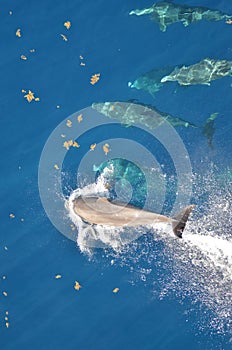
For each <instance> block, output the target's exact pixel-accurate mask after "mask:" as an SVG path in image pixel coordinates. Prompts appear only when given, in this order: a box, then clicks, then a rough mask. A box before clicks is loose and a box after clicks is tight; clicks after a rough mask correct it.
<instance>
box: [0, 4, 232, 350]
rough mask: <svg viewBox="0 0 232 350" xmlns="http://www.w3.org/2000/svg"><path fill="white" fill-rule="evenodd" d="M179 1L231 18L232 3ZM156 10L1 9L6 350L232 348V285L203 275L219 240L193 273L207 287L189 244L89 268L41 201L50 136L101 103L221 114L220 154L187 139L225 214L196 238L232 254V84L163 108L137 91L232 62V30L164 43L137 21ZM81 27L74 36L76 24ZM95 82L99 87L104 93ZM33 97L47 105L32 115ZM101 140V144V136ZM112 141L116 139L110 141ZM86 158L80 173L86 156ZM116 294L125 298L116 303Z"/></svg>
mask: <svg viewBox="0 0 232 350" xmlns="http://www.w3.org/2000/svg"><path fill="white" fill-rule="evenodd" d="M178 3H180V4H184V3H187V4H188V5H198V6H206V7H213V8H217V9H219V10H221V11H224V12H227V13H232V6H231V4H230V3H229V2H227V1H218V2H213V3H212V1H209V0H208V1H197V0H196V1H187V0H186V1H182V0H179V2H178ZM150 5H152V2H151V1H150V2H149V1H148V0H146V1H133V2H131V1H122V0H118V1H111V2H110V3H109V2H106V1H103V0H101V1H100V0H98V1H89V2H84V1H80V0H79V1H78V0H72V1H70V0H67V1H66V2H54V1H51V0H46V1H45V0H42V1H40V2H37V1H28V2H27V3H19V2H17V1H10V2H9V1H4V0H3V1H2V3H1V11H0V19H1V20H0V26H1V41H0V45H1V60H0V65H1V84H0V89H1V95H0V104H1V125H2V127H1V131H2V133H1V140H0V142H1V150H2V151H1V164H2V165H1V172H0V182H1V192H2V202H1V236H0V237H1V238H0V243H1V244H0V277H1V279H0V286H1V290H0V291H1V295H0V327H1V330H0V345H1V349H6V350H8V349H9V350H14V349H26V350H27V349H31V348H33V349H39V350H40V349H76V348H79V349H88V350H90V349H94V350H95V349H96V350H98V349H112V350H113V349H118V348H121V349H128V350H130V349H138V350H139V349H143V350H145V349H152V350H153V349H165V350H168V349H170V350H171V349H172V350H175V349H178V350H181V349H186V348H187V347H188V349H189V350H191V349H193V350H195V349H212V350H214V349H223V350H224V349H225V350H226V349H229V348H231V341H232V340H231V339H232V334H231V333H232V326H231V303H229V301H228V299H227V298H230V297H231V287H230V286H228V283H225V284H223V283H224V282H223V283H222V280H223V272H221V270H220V269H219V267H218V266H217V268H216V270H215V269H214V267H213V265H212V264H211V262H210V263H209V265H207V264H206V265H204V264H205V263H206V262H208V261H209V260H210V256H211V255H210V254H211V250H212V249H213V248H214V245H213V244H212V245H210V242H211V241H208V243H207V244H206V246H207V247H210V249H211V248H212V249H211V250H207V249H208V248H206V250H205V251H207V252H208V253H209V255H208V257H207V259H206V260H207V261H205V260H204V259H203V258H202V262H203V265H204V268H202V269H201V267H199V265H200V261H201V260H200V259H199V261H198V265H194V266H195V267H194V268H195V271H196V275H195V276H196V277H195V279H194V278H193V274H192V271H194V269H193V270H191V271H189V275H188V274H187V272H188V271H187V268H186V266H187V267H188V261H187V262H186V259H190V260H191V261H192V259H195V260H194V261H195V262H196V260H197V257H196V256H193V255H194V253H193V252H192V250H191V254H189V255H188V254H187V253H184V252H183V255H184V254H185V255H184V257H185V260H183V261H181V260H178V256H177V254H176V253H175V251H174V248H176V252H178V253H180V251H181V247H180V245H179V243H173V247H174V248H172V247H170V244H169V242H168V243H166V242H165V240H162V239H161V240H154V241H153V239H152V238H145V237H140V238H139V240H138V244H136V245H133V246H129V249H128V250H127V249H124V250H123V251H122V252H117V253H115V252H114V250H113V249H106V250H103V249H96V250H95V252H94V253H93V255H92V256H91V257H89V256H88V255H87V254H85V253H83V252H81V250H80V247H79V246H78V245H77V243H75V242H73V241H71V240H68V239H67V238H66V237H64V236H63V235H62V234H60V232H59V231H58V230H57V229H56V228H55V227H54V226H53V225H52V223H51V222H50V220H49V218H48V217H47V215H46V213H45V211H44V209H43V206H42V203H41V199H40V195H39V188H38V166H39V161H40V156H41V153H42V150H43V147H44V145H45V143H46V141H47V139H48V137H49V136H50V134H51V133H52V132H53V130H54V129H55V128H56V127H57V125H58V124H59V123H61V122H62V121H63V120H67V119H68V118H69V116H70V115H71V114H73V113H75V112H78V111H80V110H82V109H84V108H86V107H89V106H91V104H92V103H93V102H103V101H116V100H119V101H128V100H130V99H138V100H139V101H141V102H143V103H147V104H153V105H155V106H156V107H157V108H158V109H159V110H161V111H165V112H168V113H171V114H172V115H174V116H177V117H179V118H183V119H186V120H188V121H190V122H192V123H195V124H197V125H202V124H203V123H204V121H205V120H206V119H207V118H208V117H209V115H210V114H212V113H215V112H218V113H219V115H218V118H217V119H216V121H215V128H216V131H215V135H214V140H213V143H214V148H213V150H211V149H209V147H208V145H207V142H206V139H205V138H204V137H203V136H202V134H201V132H199V130H198V129H190V128H186V129H185V128H184V129H178V133H179V135H180V137H181V139H182V141H183V143H184V145H185V147H186V149H187V151H188V154H189V156H190V160H191V165H192V168H193V173H194V174H195V177H194V179H195V180H194V181H195V182H194V181H193V185H194V186H195V191H196V192H194V194H193V197H194V199H195V200H197V201H198V202H197V203H196V204H197V205H199V208H200V209H201V208H204V209H205V208H208V207H210V206H212V210H211V212H210V213H209V214H210V215H208V217H209V219H208V221H207V219H206V217H207V215H206V216H203V217H202V216H201V215H200V214H202V213H200V214H199V211H200V209H198V210H197V213H198V214H199V217H195V219H193V221H192V223H191V231H192V232H194V230H196V229H200V228H201V227H202V226H203V228H204V234H205V235H206V236H207V234H208V235H209V236H210V237H212V238H214V237H215V236H214V233H215V234H217V235H219V236H217V238H218V237H219V238H220V237H222V236H223V237H224V238H226V242H228V243H229V242H231V230H230V225H229V224H230V223H231V221H230V220H231V216H230V213H229V210H228V209H229V208H230V207H231V204H232V200H231V197H230V196H229V194H230V193H231V192H230V191H231V187H230V181H231V173H230V169H231V160H232V158H231V152H232V143H231V128H232V122H231V110H232V103H231V93H232V90H231V83H232V80H231V77H227V78H223V79H218V80H216V81H214V82H212V84H211V86H210V87H208V86H199V85H197V86H192V87H189V88H188V87H186V88H180V87H177V85H176V84H175V83H173V84H167V85H166V86H164V87H163V88H162V90H161V91H159V92H158V93H157V95H156V97H155V99H154V98H153V97H152V96H150V95H149V94H147V93H146V92H145V91H142V90H135V89H130V88H128V82H129V81H133V80H135V79H136V78H137V77H138V76H139V75H140V74H142V73H144V72H146V71H148V70H150V69H153V68H155V67H162V66H169V65H171V66H175V65H179V64H183V63H184V64H186V65H189V64H193V63H195V62H198V61H200V60H201V59H203V58H205V57H213V58H215V59H228V60H231V59H232V44H231V34H232V25H228V24H226V23H225V21H219V22H205V21H202V22H199V23H195V24H192V25H190V26H189V27H186V28H185V27H184V26H183V25H182V24H180V23H177V24H173V25H172V26H170V27H168V29H167V31H166V32H165V33H162V32H161V31H160V30H159V27H158V25H157V24H156V23H154V22H151V21H149V19H148V17H146V16H141V17H136V16H129V12H130V11H131V10H132V9H135V8H144V7H148V6H150ZM10 11H12V13H11V12H10ZM68 20H69V21H70V22H71V27H70V29H67V28H65V27H64V25H63V24H64V22H65V21H68ZM17 29H21V37H17V36H16V34H15V33H16V31H17ZM60 34H63V35H65V36H67V39H68V40H67V41H65V40H63V38H62V37H61V35H60ZM30 50H31V51H32V52H31V51H30ZM33 50H34V51H33ZM21 55H25V56H26V57H27V59H26V60H23V59H21V58H20V56H21ZM80 56H81V57H80ZM82 57H83V59H82ZM81 62H84V63H85V65H84V66H83V65H80V63H81ZM96 73H100V80H99V81H98V82H97V83H96V84H95V85H91V84H90V78H91V76H92V75H93V74H96ZM22 90H25V91H26V92H28V90H31V91H32V92H33V93H34V94H35V97H38V98H39V99H40V101H38V102H36V101H34V100H33V101H32V102H31V103H28V102H27V100H26V99H25V98H24V95H25V94H26V93H25V92H22ZM57 106H59V108H58V107H57ZM129 129H130V128H126V129H125V130H126V131H123V132H124V133H125V134H124V136H123V137H127V136H126V133H129V132H130V131H129ZM121 135H122V134H121ZM88 137H89V142H94V141H95V140H96V139H97V137H99V135H93V138H92V140H91V135H90V136H88ZM108 137H109V134H108V131H107V129H106V128H105V129H104V132H103V134H102V140H104V138H106V139H107V138H108ZM111 137H112V136H111ZM121 137H122V136H121ZM99 142H100V140H99ZM151 147H152V146H151ZM80 150H81V148H80ZM72 151H73V150H72ZM82 152H83V151H82ZM163 152H164V151H163V148H161V147H160V149H159V146H157V147H156V149H155V150H153V153H155V154H156V156H157V157H158V158H159V155H160V154H163ZM109 156H110V153H109ZM76 157H77V162H79V158H78V157H81V153H80V154H79V155H78V154H77V156H76ZM160 158H161V159H160V160H159V161H160V163H162V162H164V163H165V159H162V156H160ZM106 159H107V158H106ZM165 166H166V167H167V173H169V172H171V170H170V169H169V168H168V164H166V165H165ZM52 167H53V164H52ZM212 169H213V170H212ZM228 169H229V170H228ZM208 172H209V174H208ZM212 173H213V175H212ZM48 176H49V174H48ZM70 177H71V176H70ZM198 177H200V178H201V179H202V180H201V181H198V180H196V179H198ZM218 179H221V180H220V181H221V182H220V181H219V185H218V184H217V185H215V181H217V180H218ZM70 183H71V185H70V186H71V187H72V188H73V187H74V185H73V180H72V179H70ZM73 189H75V188H73ZM224 208H225V209H224ZM220 210H222V215H221V216H220V215H219V214H220ZM223 210H224V211H223ZM10 214H13V215H14V217H13V218H11V217H10ZM202 219H204V223H202V221H201V220H202ZM61 220H62V218H61ZM220 234H221V236H220ZM218 242H219V241H218ZM220 242H221V241H220ZM223 247H224V245H223V246H222V248H221V249H222V251H223V249H224V248H223ZM185 248H186V246H185ZM186 249H187V248H186ZM189 249H190V248H189ZM223 252H224V253H225V251H223ZM230 254H231V253H230ZM180 255H181V254H180ZM212 256H213V257H215V254H214V252H212ZM173 257H174V258H173ZM227 257H228V256H227ZM225 259H226V258H225ZM219 260H220V259H219ZM185 264H187V265H185ZM221 264H223V263H222V262H221ZM224 265H225V264H224ZM224 265H223V267H225V266H224ZM182 268H183V270H182ZM219 270H220V271H219ZM212 271H213V272H214V275H212V283H211V281H210V279H211V277H210V276H211V275H210V274H211V272H212ZM215 271H216V272H215ZM202 273H203V274H204V275H205V276H207V278H206V279H205V280H204V277H202V278H203V282H202V280H201V278H200V276H201V274H202ZM58 274H60V275H61V276H62V277H61V278H60V279H56V278H55V276H56V275H58ZM75 281H78V282H79V283H80V285H81V289H80V290H79V291H77V290H75V289H74V284H75ZM198 285H199V286H200V287H199V288H197V286H198ZM203 285H205V286H207V288H205V290H204V288H203V287H202V286H203ZM116 287H117V288H119V292H118V293H113V292H112V291H113V289H114V288H116ZM223 288H224V290H225V295H224V294H223ZM214 290H215V291H216V293H213V291H214ZM3 292H6V293H7V294H6V295H4V294H5V293H4V294H3ZM201 292H202V293H201ZM220 293H221V294H220ZM215 294H216V295H215ZM217 295H218V299H217ZM230 300H231V299H230ZM6 323H7V324H9V325H8V326H9V327H7V326H6Z"/></svg>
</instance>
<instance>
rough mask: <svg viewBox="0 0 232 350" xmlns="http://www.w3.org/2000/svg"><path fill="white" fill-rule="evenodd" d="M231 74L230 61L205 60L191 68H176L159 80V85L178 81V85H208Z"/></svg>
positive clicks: (231, 66) (231, 63)
mask: <svg viewBox="0 0 232 350" xmlns="http://www.w3.org/2000/svg"><path fill="white" fill-rule="evenodd" d="M231 73H232V61H227V60H214V59H212V58H205V59H203V60H202V61H200V62H198V63H196V64H193V65H191V66H187V67H186V66H182V67H181V68H179V67H176V68H175V69H174V70H173V72H171V73H170V74H169V75H166V76H164V77H163V78H162V79H161V83H165V82H166V81H178V83H179V84H180V85H197V84H203V85H210V82H211V81H212V80H216V79H220V78H223V77H226V76H230V75H231Z"/></svg>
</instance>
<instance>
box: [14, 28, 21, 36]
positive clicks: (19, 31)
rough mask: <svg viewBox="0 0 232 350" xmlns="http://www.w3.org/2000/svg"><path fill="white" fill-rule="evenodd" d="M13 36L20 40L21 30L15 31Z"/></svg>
mask: <svg viewBox="0 0 232 350" xmlns="http://www.w3.org/2000/svg"><path fill="white" fill-rule="evenodd" d="M15 35H16V36H17V37H18V38H21V36H22V34H21V29H17V30H16V33H15Z"/></svg>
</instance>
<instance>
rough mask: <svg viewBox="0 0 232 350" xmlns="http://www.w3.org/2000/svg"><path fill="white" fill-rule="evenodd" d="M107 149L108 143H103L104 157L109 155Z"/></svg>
mask: <svg viewBox="0 0 232 350" xmlns="http://www.w3.org/2000/svg"><path fill="white" fill-rule="evenodd" d="M109 147H110V146H109V144H108V143H105V144H104V146H103V147H102V148H103V151H104V153H105V155H107V154H108V153H109V151H110V149H109Z"/></svg>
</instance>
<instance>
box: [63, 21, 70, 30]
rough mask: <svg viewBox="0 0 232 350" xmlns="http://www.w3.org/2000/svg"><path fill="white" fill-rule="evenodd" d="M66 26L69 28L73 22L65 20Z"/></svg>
mask: <svg viewBox="0 0 232 350" xmlns="http://www.w3.org/2000/svg"><path fill="white" fill-rule="evenodd" d="M64 26H65V27H66V28H67V29H69V28H70V27H71V22H70V21H66V22H64Z"/></svg>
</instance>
